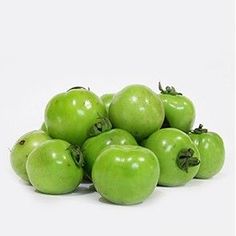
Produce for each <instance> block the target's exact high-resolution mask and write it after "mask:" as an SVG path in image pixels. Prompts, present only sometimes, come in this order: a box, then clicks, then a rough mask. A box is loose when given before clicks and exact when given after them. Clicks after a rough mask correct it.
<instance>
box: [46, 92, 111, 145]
mask: <svg viewBox="0 0 236 236" xmlns="http://www.w3.org/2000/svg"><path fill="white" fill-rule="evenodd" d="M45 124H46V127H47V130H48V133H49V135H50V136H51V137H53V138H57V139H63V140H65V141H68V142H70V143H72V144H78V145H82V144H83V142H84V141H85V140H86V139H87V138H88V137H90V136H94V135H97V134H99V133H101V132H103V131H106V130H109V129H111V124H110V122H109V120H108V118H107V112H106V108H105V106H104V104H103V103H102V101H101V99H100V98H99V97H97V96H96V95H95V94H94V93H92V92H91V91H88V90H86V89H83V88H72V89H71V90H69V91H67V92H65V93H60V94H58V95H56V96H55V97H53V98H52V99H51V100H50V101H49V103H48V105H47V107H46V111H45Z"/></svg>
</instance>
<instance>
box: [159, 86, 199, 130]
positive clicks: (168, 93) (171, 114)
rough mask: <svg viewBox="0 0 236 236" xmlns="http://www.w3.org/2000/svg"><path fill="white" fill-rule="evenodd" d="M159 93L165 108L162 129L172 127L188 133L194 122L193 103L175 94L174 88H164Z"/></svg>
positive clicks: (179, 94)
mask: <svg viewBox="0 0 236 236" xmlns="http://www.w3.org/2000/svg"><path fill="white" fill-rule="evenodd" d="M159 89H160V91H161V94H160V98H161V101H162V102H163V104H164V108H165V121H164V124H163V128H167V127H172V128H176V129H180V130H182V131H184V132H186V133H188V132H189V131H190V130H191V128H192V126H193V123H194V120H195V108H194V105H193V103H192V102H191V101H190V100H189V99H188V98H187V97H185V96H183V95H182V94H181V93H178V92H176V90H175V88H174V87H169V86H167V87H166V90H163V89H162V87H161V84H160V83H159Z"/></svg>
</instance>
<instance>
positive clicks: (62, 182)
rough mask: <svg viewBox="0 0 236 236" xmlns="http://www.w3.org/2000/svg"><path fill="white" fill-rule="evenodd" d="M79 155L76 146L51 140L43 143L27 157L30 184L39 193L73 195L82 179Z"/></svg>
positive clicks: (80, 155) (81, 160) (80, 157)
mask: <svg viewBox="0 0 236 236" xmlns="http://www.w3.org/2000/svg"><path fill="white" fill-rule="evenodd" d="M82 162H83V159H82V154H81V152H80V149H79V147H78V146H76V145H71V144H69V143H68V142H66V141H63V140H59V139H54V140H49V141H46V142H44V143H43V144H42V145H40V146H39V147H38V148H36V149H34V151H32V152H31V153H30V155H29V157H28V160H27V163H26V170H27V173H28V176H29V180H30V182H31V184H32V185H33V186H34V187H35V189H37V190H38V191H39V192H42V193H47V194H64V193H70V192H73V191H74V190H75V189H76V188H77V186H78V185H79V184H80V183H81V181H82V178H83V170H82Z"/></svg>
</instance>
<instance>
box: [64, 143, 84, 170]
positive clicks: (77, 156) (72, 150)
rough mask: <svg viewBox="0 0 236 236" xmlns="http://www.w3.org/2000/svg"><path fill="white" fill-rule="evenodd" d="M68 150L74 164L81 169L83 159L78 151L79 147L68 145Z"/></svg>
mask: <svg viewBox="0 0 236 236" xmlns="http://www.w3.org/2000/svg"><path fill="white" fill-rule="evenodd" d="M68 150H69V151H70V154H71V156H72V158H73V160H74V162H75V164H76V165H77V166H78V167H83V166H84V158H83V153H82V151H81V150H80V147H79V145H70V146H69V147H68Z"/></svg>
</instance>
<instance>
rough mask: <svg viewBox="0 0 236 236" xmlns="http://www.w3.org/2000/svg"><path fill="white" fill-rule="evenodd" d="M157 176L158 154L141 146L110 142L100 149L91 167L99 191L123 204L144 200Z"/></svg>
mask: <svg viewBox="0 0 236 236" xmlns="http://www.w3.org/2000/svg"><path fill="white" fill-rule="evenodd" d="M158 178H159V163H158V159H157V157H156V156H155V154H154V153H153V152H151V151H150V150H148V149H146V148H143V147H140V146H130V145H111V146H109V147H107V148H105V149H104V150H103V151H102V152H101V154H100V155H99V156H98V158H97V160H96V161H95V163H94V166H93V170H92V179H93V183H94V186H95V188H96V190H97V191H98V192H99V193H100V194H101V195H102V196H103V197H104V198H105V199H107V200H108V201H110V202H113V203H116V204H122V205H123V204H124V205H128V204H136V203H140V202H143V201H144V200H145V199H146V198H147V197H148V196H149V195H150V194H151V193H152V192H153V191H154V189H155V187H156V184H157V182H158Z"/></svg>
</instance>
